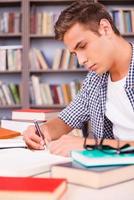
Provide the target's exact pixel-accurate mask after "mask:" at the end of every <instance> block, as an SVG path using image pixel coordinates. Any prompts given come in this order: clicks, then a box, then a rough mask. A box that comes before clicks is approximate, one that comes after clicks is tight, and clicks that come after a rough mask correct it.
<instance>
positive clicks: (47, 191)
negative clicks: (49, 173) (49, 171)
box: [0, 177, 67, 200]
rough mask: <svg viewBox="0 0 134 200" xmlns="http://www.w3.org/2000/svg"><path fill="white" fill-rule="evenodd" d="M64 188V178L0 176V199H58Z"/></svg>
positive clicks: (65, 185)
mask: <svg viewBox="0 0 134 200" xmlns="http://www.w3.org/2000/svg"><path fill="white" fill-rule="evenodd" d="M66 189H67V182H66V180H65V179H57V178H32V177H0V199H8V200H14V199H18V200H19V199H21V200H26V199H28V200H33V199H40V200H58V199H60V198H61V196H62V195H63V194H64V193H65V191H66Z"/></svg>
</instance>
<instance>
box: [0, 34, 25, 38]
mask: <svg viewBox="0 0 134 200" xmlns="http://www.w3.org/2000/svg"><path fill="white" fill-rule="evenodd" d="M21 36H22V34H21V33H18V34H14V33H0V38H20V37H21Z"/></svg>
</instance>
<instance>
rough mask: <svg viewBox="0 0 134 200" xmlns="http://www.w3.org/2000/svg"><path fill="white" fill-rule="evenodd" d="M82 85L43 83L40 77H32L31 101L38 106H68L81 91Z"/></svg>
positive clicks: (74, 83) (77, 83)
mask: <svg viewBox="0 0 134 200" xmlns="http://www.w3.org/2000/svg"><path fill="white" fill-rule="evenodd" d="M80 87H81V83H80V82H78V81H71V82H69V83H62V84H48V83H44V82H43V83H42V82H40V80H39V77H38V76H35V75H32V76H31V84H30V99H31V103H32V104H37V105H45V104H46V105H53V104H60V105H67V104H68V103H70V101H71V100H72V99H74V97H75V95H76V94H77V92H78V91H79V89H80Z"/></svg>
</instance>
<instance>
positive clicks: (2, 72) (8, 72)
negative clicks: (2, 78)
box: [0, 70, 22, 75]
mask: <svg viewBox="0 0 134 200" xmlns="http://www.w3.org/2000/svg"><path fill="white" fill-rule="evenodd" d="M21 73H22V71H17V70H16V71H8V70H7V71H0V75H1V74H9V75H10V74H21Z"/></svg>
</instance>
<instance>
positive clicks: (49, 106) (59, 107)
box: [30, 104, 67, 109]
mask: <svg viewBox="0 0 134 200" xmlns="http://www.w3.org/2000/svg"><path fill="white" fill-rule="evenodd" d="M66 106H67V105H66V104H65V105H59V104H55V105H32V104H30V107H31V108H49V109H63V108H65V107H66Z"/></svg>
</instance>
